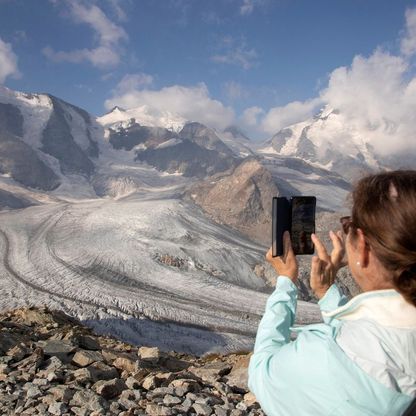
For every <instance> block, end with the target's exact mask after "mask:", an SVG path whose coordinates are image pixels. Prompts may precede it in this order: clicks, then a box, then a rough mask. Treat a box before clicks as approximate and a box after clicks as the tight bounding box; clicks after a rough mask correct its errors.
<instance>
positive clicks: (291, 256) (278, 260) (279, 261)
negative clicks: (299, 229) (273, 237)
mask: <svg viewBox="0 0 416 416" xmlns="http://www.w3.org/2000/svg"><path fill="white" fill-rule="evenodd" d="M266 260H267V261H268V262H269V263H270V264H271V265H272V266H273V268H274V269H275V270H276V272H277V274H278V275H279V276H286V277H288V278H289V279H290V280H292V282H296V281H297V279H298V271H299V270H298V269H299V267H298V261H297V260H296V256H295V253H294V252H293V248H292V243H291V242H290V234H289V232H288V231H286V232H285V233H284V234H283V256H279V257H273V255H272V248H270V250H269V251H268V252H267V254H266Z"/></svg>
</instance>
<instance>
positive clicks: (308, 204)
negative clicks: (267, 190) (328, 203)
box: [291, 196, 316, 254]
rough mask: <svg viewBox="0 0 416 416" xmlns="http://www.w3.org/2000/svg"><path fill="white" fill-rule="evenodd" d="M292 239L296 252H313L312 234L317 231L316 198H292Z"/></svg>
mask: <svg viewBox="0 0 416 416" xmlns="http://www.w3.org/2000/svg"><path fill="white" fill-rule="evenodd" d="M291 202H292V215H291V216H292V224H291V239H292V246H293V250H294V252H295V254H313V252H314V245H313V243H312V239H311V234H312V233H314V232H315V206H316V198H315V197H310V196H305V197H302V196H300V197H293V198H292V201H291Z"/></svg>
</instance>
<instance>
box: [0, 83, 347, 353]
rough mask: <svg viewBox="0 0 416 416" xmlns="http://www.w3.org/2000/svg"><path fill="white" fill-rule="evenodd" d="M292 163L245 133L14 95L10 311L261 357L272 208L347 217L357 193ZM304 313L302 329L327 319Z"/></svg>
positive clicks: (1, 116) (5, 275)
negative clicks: (258, 335) (311, 203)
mask: <svg viewBox="0 0 416 416" xmlns="http://www.w3.org/2000/svg"><path fill="white" fill-rule="evenodd" d="M292 156H295V157H287V156H282V155H279V154H277V153H276V150H273V152H271V153H267V152H266V153H265V152H258V153H257V152H256V151H255V150H254V146H253V143H252V141H251V140H249V139H248V138H247V137H246V136H244V134H243V133H242V132H241V131H239V130H238V129H237V128H236V127H230V128H228V129H226V130H225V131H223V132H219V131H216V130H214V129H212V128H210V127H209V126H205V125H203V124H201V123H199V122H198V121H192V120H184V119H181V118H178V117H177V116H175V115H173V114H149V111H148V110H147V109H146V108H144V107H139V108H136V109H132V110H122V109H120V108H115V109H113V110H112V111H111V112H110V113H108V114H106V115H104V116H103V117H100V118H98V119H96V118H95V117H93V116H91V115H89V114H88V113H87V112H86V111H84V110H82V109H81V108H78V107H76V106H73V105H71V104H69V103H67V102H65V101H63V100H61V99H59V98H56V97H54V96H52V95H49V94H25V93H19V92H15V91H11V90H9V89H7V88H4V87H1V88H0V209H4V208H6V210H5V211H4V212H1V213H0V282H1V285H0V295H1V296H0V308H2V309H4V308H11V307H17V306H23V305H27V304H45V303H46V304H48V305H50V306H53V307H57V308H60V309H63V310H65V311H66V312H69V313H70V314H73V315H75V316H77V317H78V318H80V319H84V320H88V321H97V319H98V320H99V322H102V320H103V319H105V320H106V322H109V324H108V329H109V330H111V331H112V333H113V334H115V335H117V333H118V332H119V331H120V330H121V329H120V328H123V329H122V330H123V331H130V332H131V333H132V334H133V333H137V332H138V333H140V337H141V339H142V340H146V339H149V340H150V341H151V340H152V337H153V336H155V334H161V336H162V335H163V336H171V337H176V336H179V337H184V339H186V344H187V345H184V347H183V349H184V350H194V351H196V350H198V348H200V344H201V342H203V343H204V344H210V345H215V348H216V349H218V350H220V351H233V350H240V349H243V348H246V349H250V348H251V347H252V343H253V340H254V335H255V330H256V327H257V324H258V320H259V319H260V315H261V312H262V310H263V309H264V303H265V301H266V298H267V292H270V291H271V290H273V288H272V287H271V286H270V280H269V278H268V277H267V276H269V275H268V274H267V273H266V272H267V267H269V266H268V265H265V264H264V253H265V250H266V248H267V246H268V244H269V240H270V238H269V236H268V230H270V224H269V222H270V215H269V214H270V200H271V197H272V196H273V195H276V194H280V195H293V194H314V195H316V196H317V197H318V206H319V208H320V209H321V210H322V209H324V210H331V211H334V210H338V209H339V208H340V207H342V205H343V202H344V200H345V196H346V195H347V193H348V189H349V183H348V182H347V181H346V180H345V179H344V178H343V177H342V176H341V175H339V174H337V173H335V172H331V171H329V170H327V169H324V168H323V167H319V166H318V164H317V163H315V162H313V163H311V162H308V161H304V160H302V159H300V158H299V157H297V156H298V155H292ZM269 274H272V272H271V268H270V267H269ZM28 289H29V290H28ZM224 293H226V294H227V296H224ZM300 293H301V296H302V297H303V298H304V299H309V298H310V294H309V293H308V290H307V288H306V286H305V288H304V290H302V289H301V292H300ZM247 299H250V302H249V303H248V302H247V301H246V300H247ZM300 306H301V308H300V309H301V313H300V316H299V319H300V321H299V322H301V323H302V322H303V323H306V322H312V321H316V320H318V319H319V312H318V311H317V310H316V309H315V308H314V307H313V306H311V305H307V304H303V305H302V304H301V305H300ZM121 320H123V324H122V325H121V324H120V322H121ZM147 330H148V332H149V334H147V332H146V331H147ZM140 331H144V333H141V332H140ZM201 339H202V340H203V341H201ZM207 340H209V342H208V341H207Z"/></svg>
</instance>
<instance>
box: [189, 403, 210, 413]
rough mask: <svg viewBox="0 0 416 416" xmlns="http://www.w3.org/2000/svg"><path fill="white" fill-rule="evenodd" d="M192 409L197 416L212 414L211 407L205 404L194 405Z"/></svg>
mask: <svg viewBox="0 0 416 416" xmlns="http://www.w3.org/2000/svg"><path fill="white" fill-rule="evenodd" d="M192 407H193V409H194V410H195V412H196V414H197V415H201V416H209V415H211V414H212V409H211V407H210V406H208V405H206V404H200V403H194V404H193V406H192Z"/></svg>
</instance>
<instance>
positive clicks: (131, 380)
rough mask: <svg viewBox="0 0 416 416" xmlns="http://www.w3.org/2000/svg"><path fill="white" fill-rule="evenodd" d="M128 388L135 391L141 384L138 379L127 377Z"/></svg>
mask: <svg viewBox="0 0 416 416" xmlns="http://www.w3.org/2000/svg"><path fill="white" fill-rule="evenodd" d="M126 386H127V387H128V388H129V389H131V390H133V389H137V388H138V387H140V383H139V381H138V380H137V379H135V378H134V377H132V376H130V377H127V379H126Z"/></svg>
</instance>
